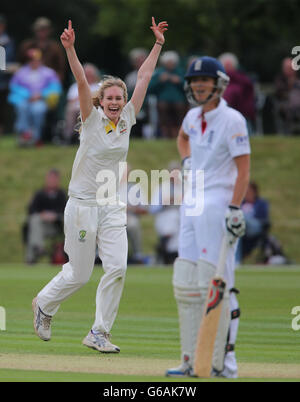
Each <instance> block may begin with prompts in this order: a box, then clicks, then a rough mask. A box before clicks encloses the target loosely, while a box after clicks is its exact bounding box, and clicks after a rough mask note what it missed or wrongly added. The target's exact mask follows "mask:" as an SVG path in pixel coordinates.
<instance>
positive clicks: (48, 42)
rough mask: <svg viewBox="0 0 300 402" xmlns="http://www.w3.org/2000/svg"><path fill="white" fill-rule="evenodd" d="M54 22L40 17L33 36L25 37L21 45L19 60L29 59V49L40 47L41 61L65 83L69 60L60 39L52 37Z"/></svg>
mask: <svg viewBox="0 0 300 402" xmlns="http://www.w3.org/2000/svg"><path fill="white" fill-rule="evenodd" d="M52 28H53V27H52V23H51V21H50V20H49V19H48V18H45V17H38V18H37V19H36V20H35V22H34V23H33V25H32V30H33V34H34V35H33V37H32V38H29V39H25V40H24V41H23V42H21V44H20V47H19V51H18V53H19V60H20V62H21V63H22V64H24V63H25V62H26V61H27V54H28V50H29V49H32V48H39V49H40V50H41V52H42V57H41V61H42V64H44V65H45V66H46V67H49V68H52V70H54V71H55V72H56V74H57V75H58V78H59V80H60V82H61V83H62V84H63V83H64V79H65V74H66V68H67V62H66V57H65V53H64V51H63V48H62V46H61V44H60V42H59V41H58V40H55V39H52V38H51V35H52V30H53V29H52Z"/></svg>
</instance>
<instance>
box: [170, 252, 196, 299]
mask: <svg viewBox="0 0 300 402" xmlns="http://www.w3.org/2000/svg"><path fill="white" fill-rule="evenodd" d="M198 282H199V280H198V269H197V264H196V263H194V262H192V261H189V260H185V259H183V258H177V259H176V260H175V263H174V270H173V287H174V296H175V299H176V300H177V301H181V302H188V303H193V302H195V303H197V302H198V300H199V298H200V292H199V286H198Z"/></svg>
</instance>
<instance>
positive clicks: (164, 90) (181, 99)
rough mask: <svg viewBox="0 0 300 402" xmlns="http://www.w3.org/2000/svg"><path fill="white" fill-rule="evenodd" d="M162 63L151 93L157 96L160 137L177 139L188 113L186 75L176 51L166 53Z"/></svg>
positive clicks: (154, 75)
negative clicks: (185, 86)
mask: <svg viewBox="0 0 300 402" xmlns="http://www.w3.org/2000/svg"><path fill="white" fill-rule="evenodd" d="M160 62H161V65H162V66H161V67H160V68H158V69H157V70H156V71H155V72H154V74H153V77H152V80H151V82H150V85H149V91H150V92H151V93H154V94H155V95H156V96H157V108H158V116H159V130H160V135H161V136H162V137H164V138H176V137H177V135H178V131H179V129H180V126H181V123H182V120H183V118H184V116H185V113H186V111H187V103H186V97H185V92H184V73H183V71H182V70H181V68H180V67H179V55H178V54H177V53H176V52H174V51H167V52H164V53H163V54H162V55H161V58H160Z"/></svg>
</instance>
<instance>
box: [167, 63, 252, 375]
mask: <svg viewBox="0 0 300 402" xmlns="http://www.w3.org/2000/svg"><path fill="white" fill-rule="evenodd" d="M185 79H186V92H187V97H188V99H189V101H190V102H191V103H192V104H193V105H194V106H196V107H194V108H192V109H191V110H190V111H189V112H188V113H187V115H186V117H185V119H184V121H183V124H182V127H181V129H180V131H179V135H178V140H177V145H178V150H179V153H180V156H181V158H182V161H183V168H184V169H191V175H192V178H191V187H192V191H193V192H194V196H195V197H200V196H202V195H201V194H199V193H197V192H199V189H197V186H196V177H197V176H196V171H204V206H203V210H202V209H201V211H200V209H199V211H198V214H195V213H192V214H189V212H191V210H189V208H190V207H191V205H192V204H191V203H190V201H189V204H187V200H186V202H185V203H184V204H183V205H182V207H181V226H180V235H179V257H178V258H177V259H176V261H175V264H174V274H173V286H174V295H175V299H176V301H177V306H178V314H179V326H180V339H181V353H182V364H181V365H180V366H179V367H176V368H172V369H169V370H168V371H167V373H166V374H167V375H168V376H189V375H193V366H194V353H195V347H196V341H197V334H198V328H199V325H200V321H201V318H202V316H203V311H204V307H205V302H206V296H207V292H208V286H209V283H210V281H211V279H212V277H213V276H214V274H215V271H216V266H217V263H218V258H219V254H220V250H221V244H222V239H223V237H224V235H226V236H227V238H228V239H230V241H231V243H233V246H231V247H230V248H229V252H228V255H227V260H226V266H225V278H224V279H225V281H226V283H227V286H226V289H227V290H226V292H225V295H224V301H223V311H222V314H221V319H220V325H219V331H218V334H217V338H216V342H215V349H214V357H213V365H212V370H213V374H214V375H222V376H226V377H236V376H237V367H236V361H235V355H234V351H233V347H234V341H235V337H236V331H237V328H236V326H237V320H236V319H235V320H232V324H231V332H230V336H229V339H228V329H229V326H230V312H231V313H232V314H231V316H232V318H237V317H238V315H239V310H238V303H237V299H236V296H235V292H236V290H235V289H234V269H235V249H236V244H234V243H236V239H237V238H238V237H240V236H242V235H243V234H244V230H245V222H244V217H243V213H242V211H241V210H240V208H239V207H240V204H241V202H242V200H243V198H244V195H245V192H246V189H247V186H248V181H249V168H250V157H249V154H250V147H249V141H248V133H247V128H246V122H245V119H244V118H243V116H242V115H241V114H240V113H239V112H237V111H236V110H233V109H231V108H230V107H228V106H227V104H226V102H225V101H224V99H222V94H223V92H224V90H225V89H226V86H227V84H228V82H229V77H228V76H227V75H226V72H225V70H224V67H223V66H222V64H221V63H220V62H219V61H218V60H216V59H214V58H212V57H207V56H204V57H201V58H199V59H196V60H195V61H194V62H193V63H192V64H191V66H190V67H189V69H188V72H187V74H186V76H185ZM191 175H190V177H191ZM195 193H196V194H195ZM185 198H187V197H186V194H185ZM225 348H227V351H229V352H228V353H227V354H226V357H225ZM224 358H225V363H224Z"/></svg>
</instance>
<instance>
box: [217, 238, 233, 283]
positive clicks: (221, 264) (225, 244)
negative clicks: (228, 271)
mask: <svg viewBox="0 0 300 402" xmlns="http://www.w3.org/2000/svg"><path fill="white" fill-rule="evenodd" d="M229 247H230V243H229V239H228V236H227V235H226V234H225V235H224V236H223V239H222V244H221V250H220V255H219V261H218V265H217V271H216V276H217V277H221V278H223V277H224V272H225V265H226V259H227V254H228V250H229Z"/></svg>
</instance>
